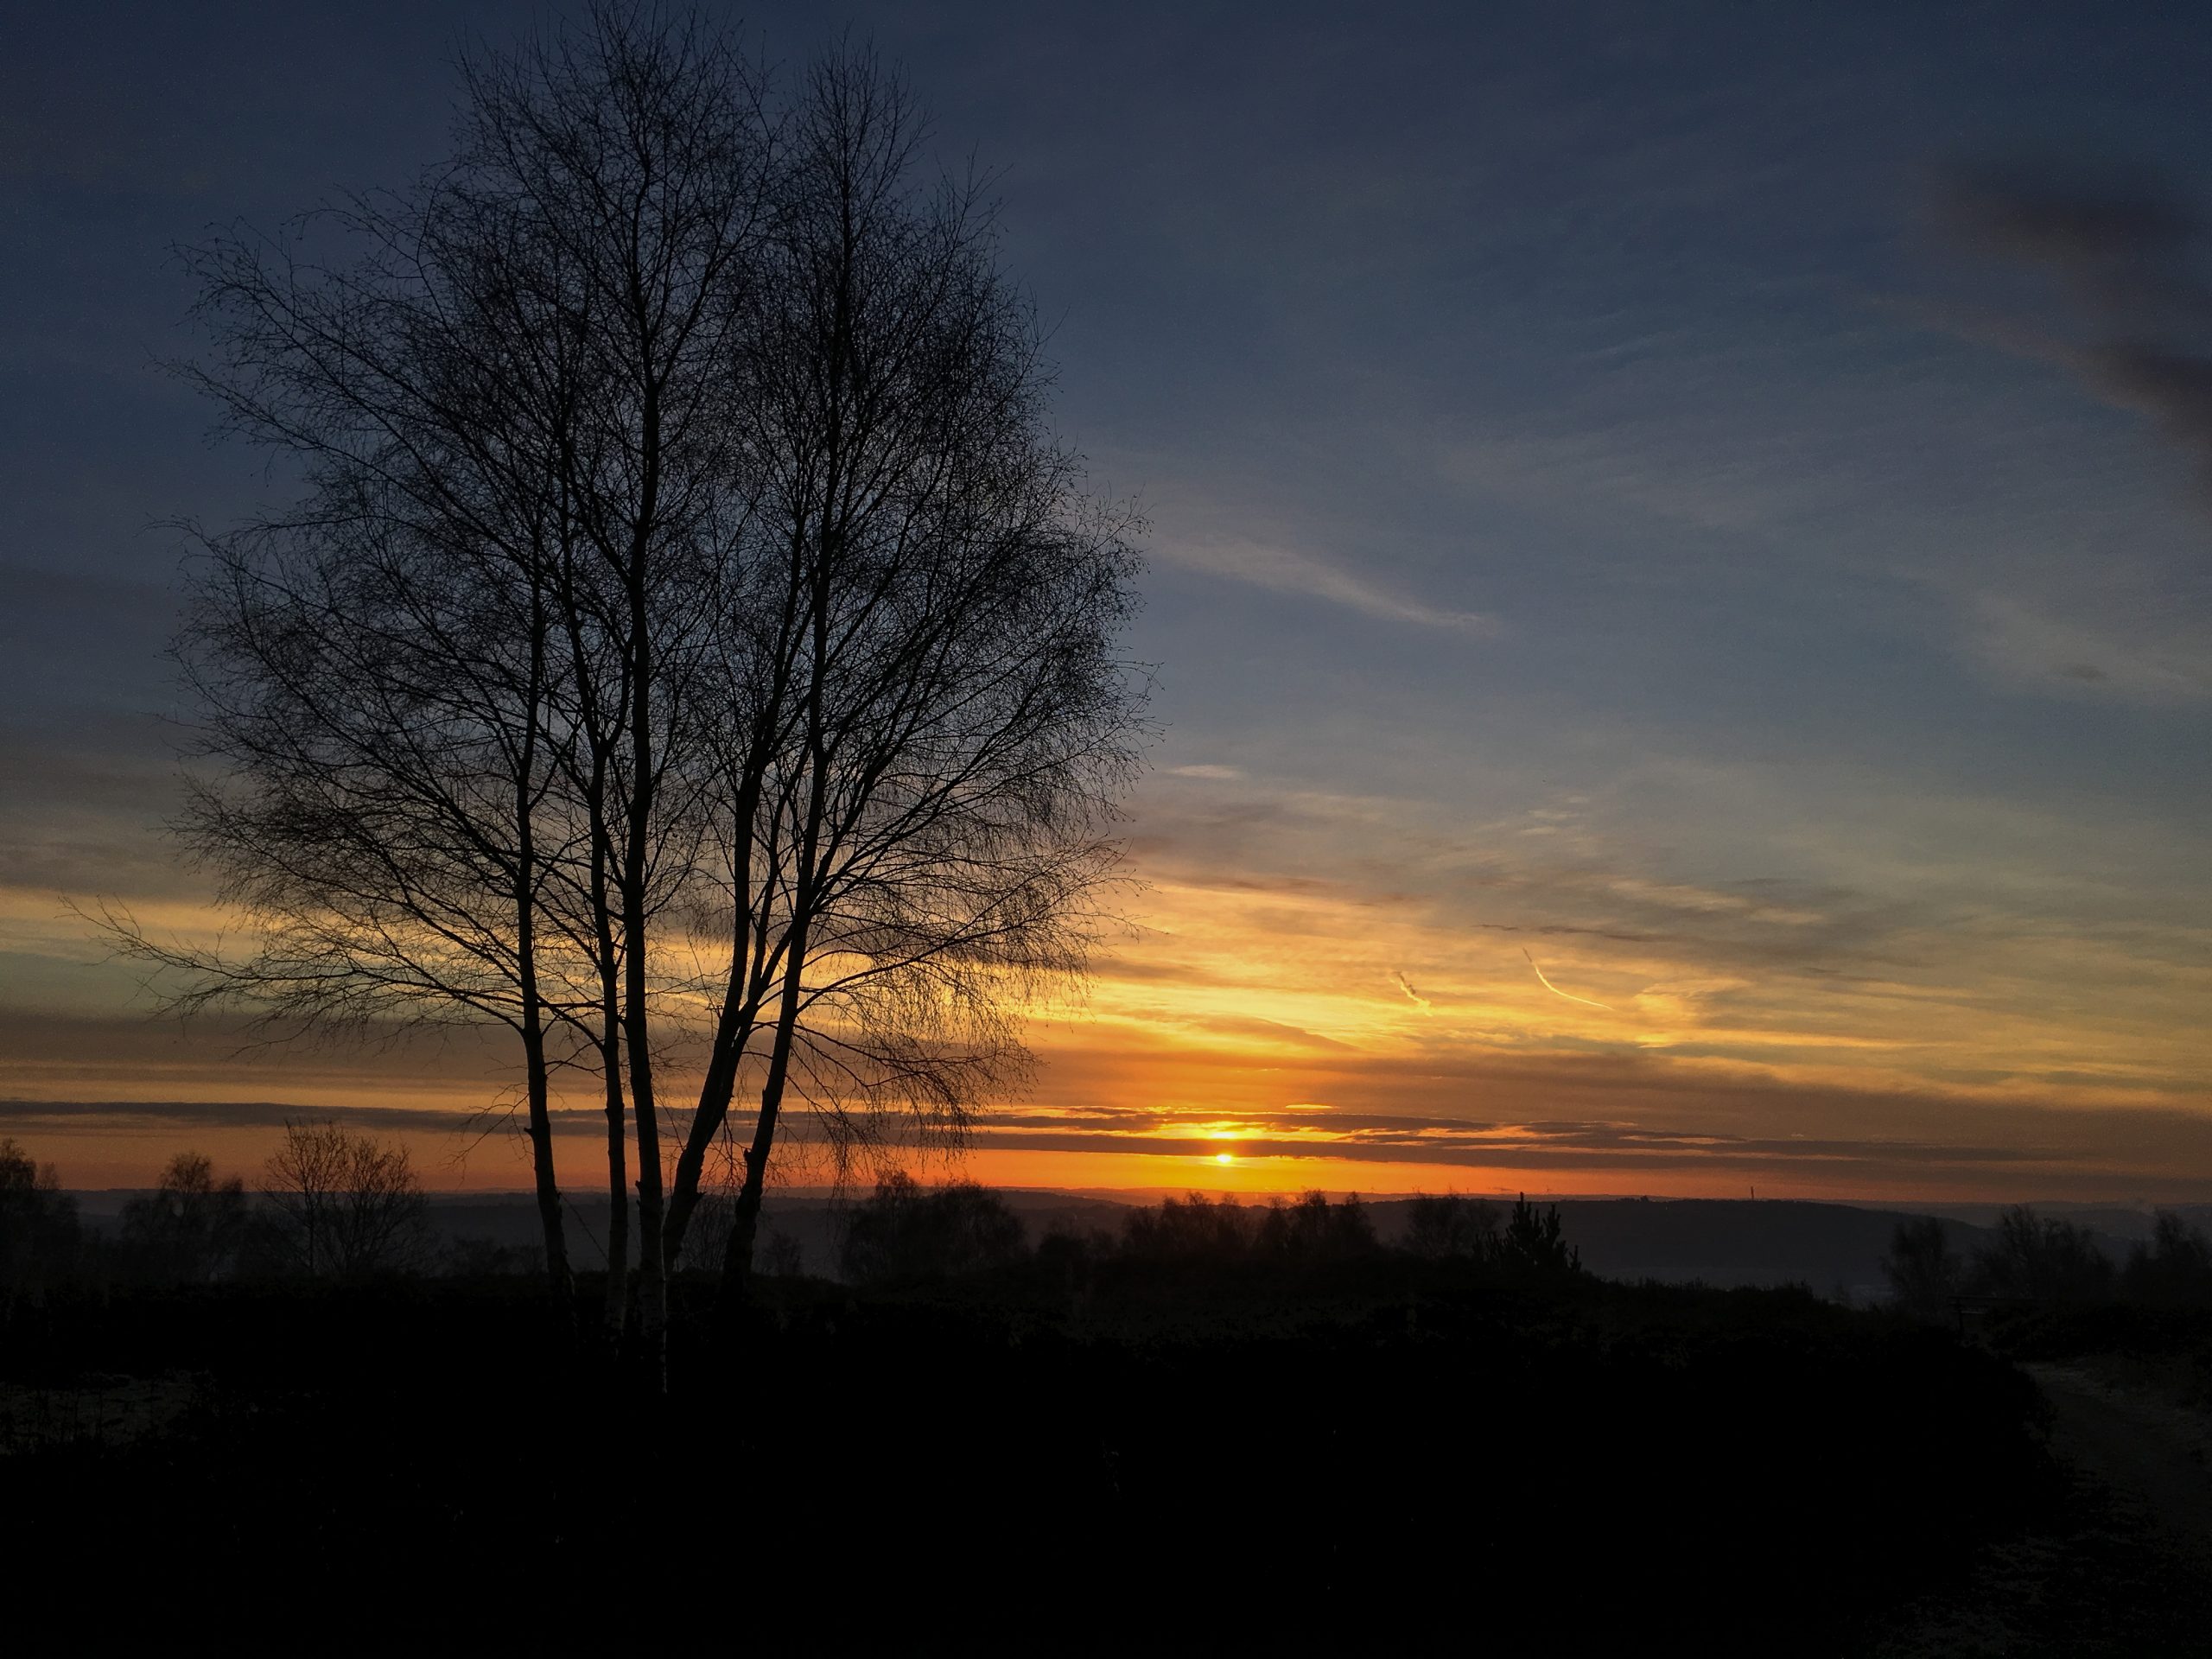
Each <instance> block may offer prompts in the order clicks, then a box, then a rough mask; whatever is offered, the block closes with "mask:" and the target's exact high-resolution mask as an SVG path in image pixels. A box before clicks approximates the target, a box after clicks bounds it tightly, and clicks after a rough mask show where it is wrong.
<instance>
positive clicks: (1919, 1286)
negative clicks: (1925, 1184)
mask: <svg viewBox="0 0 2212 1659" xmlns="http://www.w3.org/2000/svg"><path fill="white" fill-rule="evenodd" d="M1882 1271H1883V1272H1884V1273H1885V1274H1887V1275H1888V1277H1889V1281H1890V1289H1891V1293H1892V1294H1894V1295H1895V1296H1896V1298H1897V1305H1898V1306H1900V1307H1903V1308H1906V1309H1908V1310H1910V1312H1912V1313H1941V1312H1942V1310H1943V1309H1944V1307H1945V1306H1948V1304H1949V1302H1950V1300H1951V1298H1952V1297H1954V1296H1955V1295H1957V1294H1959V1290H1960V1287H1961V1283H1962V1281H1963V1279H1964V1275H1965V1271H1966V1264H1965V1263H1964V1262H1962V1261H1961V1260H1960V1257H1959V1253H1958V1252H1957V1251H1956V1250H1955V1249H1952V1248H1951V1240H1950V1235H1949V1234H1948V1232H1947V1231H1946V1230H1945V1229H1944V1226H1943V1224H1942V1222H1941V1221H1940V1220H1938V1219H1937V1218H1936V1217H1934V1216H1915V1217H1912V1218H1911V1219H1910V1220H1909V1221H1901V1222H1899V1223H1898V1224H1897V1230H1896V1231H1895V1232H1894V1233H1892V1234H1891V1236H1890V1253H1889V1254H1888V1255H1885V1256H1884V1257H1883V1258H1882Z"/></svg>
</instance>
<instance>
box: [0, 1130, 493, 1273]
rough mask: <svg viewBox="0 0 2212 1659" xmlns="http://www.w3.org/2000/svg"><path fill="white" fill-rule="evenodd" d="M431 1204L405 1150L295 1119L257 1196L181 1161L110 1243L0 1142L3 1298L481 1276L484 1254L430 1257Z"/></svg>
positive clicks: (55, 1186)
mask: <svg viewBox="0 0 2212 1659" xmlns="http://www.w3.org/2000/svg"><path fill="white" fill-rule="evenodd" d="M427 1210H428V1200H427V1198H425V1196H424V1194H423V1185H422V1181H421V1179H420V1178H419V1177H418V1176H417V1175H416V1173H415V1168H414V1163H413V1160H411V1159H410V1156H409V1155H408V1152H407V1149H406V1148H405V1147H402V1146H398V1145H397V1144H394V1143H391V1142H387V1141H381V1140H379V1139H378V1138H377V1137H375V1136H373V1135H363V1134H359V1133H357V1132H355V1131H353V1130H351V1129H348V1128H346V1127H345V1125H343V1124H342V1123H340V1122H313V1121H308V1120H287V1121H286V1122H285V1124H284V1132H283V1139H282V1140H281V1141H279V1142H278V1144H277V1149H276V1150H275V1151H274V1152H272V1153H271V1154H270V1155H269V1157H268V1159H267V1160H266V1161H265V1162H264V1164H263V1166H262V1169H261V1173H260V1176H259V1178H258V1179H257V1182H256V1184H255V1185H254V1186H253V1187H252V1188H251V1189H249V1188H248V1187H247V1185H246V1184H245V1180H244V1179H241V1178H239V1177H238V1176H236V1175H232V1176H228V1177H220V1176H218V1175H217V1174H216V1173H215V1166H214V1163H213V1160H211V1159H209V1158H208V1157H207V1155H206V1154H202V1153H197V1152H180V1153H178V1154H176V1155H175V1156H174V1157H173V1158H171V1159H170V1160H169V1161H168V1164H167V1166H164V1167H163V1169H162V1174H161V1179H160V1182H159V1184H158V1185H156V1187H155V1188H154V1190H153V1191H152V1192H146V1193H141V1194H139V1195H138V1196H137V1197H134V1198H130V1199H128V1200H126V1201H125V1203H124V1206H123V1209H122V1211H121V1213H120V1215H119V1216H118V1218H117V1224H116V1227H115V1229H114V1230H113V1232H112V1233H111V1234H94V1233H92V1232H91V1231H90V1230H87V1229H86V1226H85V1225H84V1223H83V1220H82V1218H81V1217H80V1216H79V1212H78V1208H77V1202H76V1199H75V1198H73V1196H72V1195H70V1194H68V1193H66V1192H62V1191H61V1188H60V1179H59V1176H58V1173H57V1172H56V1171H55V1169H54V1166H53V1165H51V1164H48V1165H47V1166H44V1167H42V1168H41V1167H40V1166H37V1165H36V1164H35V1162H34V1160H32V1159H31V1157H30V1155H29V1154H28V1153H26V1152H24V1150H23V1149H22V1147H19V1146H17V1145H16V1142H15V1141H0V1297H4V1298H5V1300H6V1301H7V1303H8V1305H9V1306H13V1305H14V1303H15V1302H16V1301H17V1300H20V1299H22V1297H24V1296H27V1295H33V1296H35V1295H39V1294H43V1293H44V1292H46V1291H48V1290H51V1289H53V1288H55V1287H59V1286H61V1285H64V1284H71V1283H76V1284H83V1283H88V1282H89V1283H114V1282H122V1283H129V1284H150V1285H168V1286H186V1285H206V1284H212V1283H215V1282H217V1281H223V1280H227V1279H232V1278H289V1279H312V1280H323V1281H341V1282H359V1281H363V1280H366V1279H373V1278H378V1277H382V1276H385V1275H389V1274H400V1273H415V1272H422V1271H425V1270H436V1269H441V1268H442V1269H444V1270H448V1271H480V1270H482V1268H483V1267H484V1265H485V1263H484V1253H483V1250H482V1249H480V1247H476V1246H471V1245H469V1244H467V1243H463V1244H462V1245H461V1247H460V1248H459V1249H458V1250H457V1251H452V1250H449V1251H448V1253H447V1255H445V1256H443V1257H442V1256H440V1255H438V1254H437V1253H435V1251H434V1250H433V1249H432V1246H431V1240H430V1236H429V1229H428V1226H427V1224H426V1222H427Z"/></svg>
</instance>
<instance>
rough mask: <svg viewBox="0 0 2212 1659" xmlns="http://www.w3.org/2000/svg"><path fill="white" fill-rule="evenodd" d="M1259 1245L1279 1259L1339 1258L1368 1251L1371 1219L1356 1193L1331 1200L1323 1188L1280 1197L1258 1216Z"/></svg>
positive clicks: (1372, 1242) (1370, 1248) (1370, 1249)
mask: <svg viewBox="0 0 2212 1659" xmlns="http://www.w3.org/2000/svg"><path fill="white" fill-rule="evenodd" d="M1259 1243H1260V1249H1262V1251H1263V1252H1264V1253H1265V1254H1267V1255H1270V1256H1273V1257H1274V1258H1275V1259H1276V1260H1277V1261H1281V1262H1341V1261H1345V1260H1348V1259H1350V1258H1351V1257H1354V1256H1360V1255H1371V1254H1372V1253H1373V1252H1374V1249H1375V1223H1374V1219H1373V1218H1372V1217H1370V1216H1369V1215H1368V1213H1367V1206H1366V1205H1363V1204H1362V1203H1360V1201H1359V1197H1358V1195H1357V1193H1354V1194H1352V1195H1351V1196H1350V1197H1348V1198H1345V1199H1344V1202H1343V1203H1342V1204H1331V1203H1330V1202H1329V1199H1328V1195H1327V1194H1326V1193H1323V1192H1307V1193H1304V1194H1302V1195H1301V1196H1300V1198H1299V1199H1298V1201H1297V1202H1296V1203H1295V1204H1284V1203H1281V1202H1280V1201H1278V1202H1276V1203H1274V1204H1271V1205H1268V1208H1267V1211H1266V1213H1265V1214H1264V1215H1262V1217H1261V1218H1260V1240H1259Z"/></svg>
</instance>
